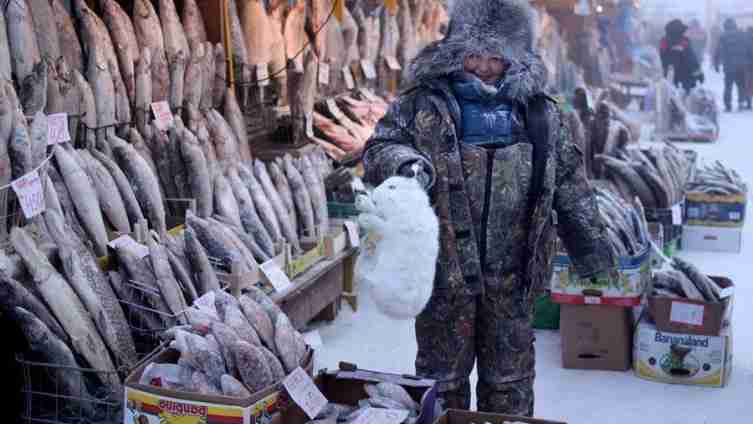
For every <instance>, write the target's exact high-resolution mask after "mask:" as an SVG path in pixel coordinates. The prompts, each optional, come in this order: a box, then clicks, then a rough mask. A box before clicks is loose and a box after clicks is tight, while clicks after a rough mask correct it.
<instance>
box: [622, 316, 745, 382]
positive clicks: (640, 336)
mask: <svg viewBox="0 0 753 424" xmlns="http://www.w3.org/2000/svg"><path fill="white" fill-rule="evenodd" d="M634 338H635V340H634V343H633V362H634V364H633V369H634V370H635V374H636V375H637V376H638V377H640V378H643V379H646V380H651V381H656V382H660V383H668V384H683V385H688V386H704V387H725V386H726V385H727V384H728V383H729V378H730V375H731V373H732V327H731V326H729V327H727V328H725V329H724V330H723V331H722V332H721V334H720V335H719V336H697V335H692V334H680V333H668V332H664V331H660V330H658V329H657V328H656V326H655V325H653V324H652V323H650V322H649V321H648V319H647V318H646V317H644V318H643V319H642V320H641V322H640V323H639V324H638V328H637V329H636V331H635V334H634Z"/></svg>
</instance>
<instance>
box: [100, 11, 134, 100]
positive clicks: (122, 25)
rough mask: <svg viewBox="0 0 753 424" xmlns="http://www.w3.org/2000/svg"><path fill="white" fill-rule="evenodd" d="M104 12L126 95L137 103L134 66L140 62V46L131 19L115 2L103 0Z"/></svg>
mask: <svg viewBox="0 0 753 424" xmlns="http://www.w3.org/2000/svg"><path fill="white" fill-rule="evenodd" d="M101 4H102V11H103V20H104V22H105V25H106V26H107V28H108V29H109V30H110V37H111V38H112V41H113V44H114V45H115V47H116V50H115V53H116V54H117V56H118V63H119V64H120V73H121V75H122V78H123V83H124V84H125V89H126V93H127V94H128V98H129V99H130V100H131V103H135V101H136V81H135V69H134V65H135V63H136V61H137V60H139V56H140V51H139V44H138V41H137V40H136V30H135V29H134V27H133V24H132V23H131V18H130V17H128V14H127V13H126V12H125V11H124V10H123V9H122V8H121V7H120V5H119V4H118V3H117V2H116V1H115V0H103V1H102V2H101Z"/></svg>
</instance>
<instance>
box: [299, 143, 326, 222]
mask: <svg viewBox="0 0 753 424" xmlns="http://www.w3.org/2000/svg"><path fill="white" fill-rule="evenodd" d="M301 168H302V169H301V174H302V175H303V181H304V182H305V183H306V187H307V188H308V189H309V193H310V195H311V205H312V206H313V207H314V221H315V222H316V223H317V225H318V226H319V230H320V231H321V234H327V232H328V231H329V212H328V211H327V192H326V190H325V188H324V181H323V180H322V178H321V175H319V173H318V172H317V171H316V168H315V167H314V164H313V163H312V162H311V159H309V157H308V156H303V157H302V158H301Z"/></svg>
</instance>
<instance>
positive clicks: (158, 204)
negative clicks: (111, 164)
mask: <svg viewBox="0 0 753 424" xmlns="http://www.w3.org/2000/svg"><path fill="white" fill-rule="evenodd" d="M113 152H114V154H115V157H116V159H117V161H118V163H119V164H120V166H121V169H122V170H123V172H124V173H125V174H126V176H127V177H128V179H129V181H131V186H132V187H133V191H134V193H135V194H136V198H137V199H138V200H139V204H140V205H141V208H142V210H143V211H144V212H146V216H147V218H148V219H149V224H150V227H151V228H153V229H154V230H155V231H157V234H160V235H162V234H165V233H166V232H167V224H166V222H165V204H164V202H163V200H162V195H161V194H160V190H159V187H160V186H159V182H158V180H157V177H156V176H155V175H154V172H153V171H152V169H151V168H150V167H149V164H147V162H146V161H145V160H144V158H142V157H141V155H139V154H138V153H137V152H136V150H135V149H134V148H133V146H131V145H129V144H127V143H126V142H125V141H122V140H120V142H119V143H116V145H115V146H113Z"/></svg>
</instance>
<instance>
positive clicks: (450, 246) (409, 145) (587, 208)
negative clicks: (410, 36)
mask: <svg viewBox="0 0 753 424" xmlns="http://www.w3.org/2000/svg"><path fill="white" fill-rule="evenodd" d="M419 59H420V58H419ZM524 72H527V71H524ZM526 78H527V77H524V78H522V79H518V80H522V81H526ZM511 80H512V81H515V80H514V79H511ZM511 83H513V84H514V83H515V82H511ZM528 87H529V86H528V85H527V86H526V87H523V88H521V90H520V91H519V92H520V95H521V96H522V97H519V98H518V99H517V101H516V104H517V106H518V109H519V110H520V111H521V114H522V115H523V116H524V117H525V120H526V122H527V124H526V127H525V128H526V131H525V132H526V134H523V135H522V138H521V140H520V141H521V142H525V143H529V144H530V146H531V148H530V149H518V150H517V151H528V150H532V152H531V154H530V155H529V156H527V157H524V156H520V158H517V156H516V155H515V154H512V153H510V154H508V155H507V156H505V155H504V154H503V155H502V162H501V163H500V164H497V165H495V166H494V167H493V168H492V167H491V166H490V167H489V168H486V167H484V165H483V164H484V163H486V162H485V161H484V160H483V159H481V160H476V159H472V158H469V157H468V155H467V154H466V153H464V152H466V151H467V149H466V148H464V144H463V143H462V141H461V140H459V136H458V128H457V126H456V123H457V122H462V121H461V117H460V116H459V115H460V108H459V106H458V102H457V101H456V99H455V97H454V95H453V92H452V88H451V85H450V83H449V82H448V79H447V78H441V77H439V78H431V79H424V80H422V81H419V83H418V84H417V85H416V87H415V88H413V89H411V90H409V91H407V92H405V93H404V94H402V95H401V96H400V97H399V98H398V99H397V100H396V101H395V102H394V103H393V104H392V105H391V107H390V109H389V111H388V112H387V115H386V116H385V117H384V118H383V119H382V121H381V122H380V123H379V124H378V126H377V128H376V131H375V133H374V135H373V137H372V138H371V140H369V142H368V144H367V146H366V149H365V152H364V158H363V162H364V165H365V170H366V180H367V181H368V182H370V183H372V184H379V183H380V182H381V181H383V180H385V179H386V178H388V177H390V176H392V175H396V174H397V173H398V170H399V169H400V168H401V166H403V165H405V164H406V163H411V162H414V161H417V160H418V161H421V162H423V164H424V168H425V169H427V170H429V172H430V173H431V174H432V175H431V183H430V184H429V187H428V190H429V193H430V197H431V199H432V204H433V205H434V208H435V211H436V213H437V216H438V218H439V221H440V246H441V248H440V255H439V259H438V261H437V274H436V280H435V289H450V290H451V291H453V292H455V293H458V294H479V293H480V292H481V291H482V290H483V284H482V283H481V281H485V280H487V279H485V278H483V276H485V275H488V274H489V272H490V271H492V272H494V273H495V274H499V275H500V276H507V275H508V274H509V273H510V272H513V273H515V274H518V276H519V277H522V278H518V279H517V280H518V281H522V282H523V284H522V286H521V287H518V288H515V290H524V291H525V293H523V294H522V295H523V298H525V299H528V300H531V299H532V296H533V295H534V294H535V293H536V292H537V291H538V290H540V289H542V288H545V287H546V285H547V283H548V282H549V281H550V279H551V271H552V258H553V254H554V241H555V239H556V237H555V234H556V231H555V228H556V229H557V230H558V231H559V234H560V237H561V238H562V240H563V242H564V243H565V246H566V247H567V250H568V252H569V254H570V256H571V258H572V260H573V262H574V264H575V265H576V267H577V269H578V272H579V273H580V274H581V275H582V276H584V277H588V276H593V275H595V274H597V273H600V272H602V271H608V270H612V269H613V268H614V264H615V259H614V257H613V255H612V254H611V248H610V247H609V245H608V242H607V239H606V237H605V235H604V226H603V224H602V223H601V221H600V218H599V214H598V211H597V205H596V201H595V198H594V197H593V194H592V190H591V187H590V185H589V182H588V181H587V179H586V175H585V168H584V166H583V161H584V157H583V152H582V151H581V149H580V148H579V147H578V146H576V145H575V144H574V143H573V142H572V141H571V138H570V135H569V131H568V129H567V128H566V127H565V126H564V125H563V121H562V119H561V114H560V111H559V109H558V107H557V105H556V103H555V102H554V101H552V100H551V99H550V98H548V97H547V96H545V95H544V94H542V93H541V92H540V91H537V92H529V91H527V90H528ZM519 161H524V162H525V161H527V162H528V163H527V166H526V164H523V165H522V166H521V164H520V163H517V162H519ZM499 165H503V166H499ZM485 168H486V169H485ZM488 169H492V175H489V173H488V172H487V171H488ZM502 172H517V173H519V174H520V175H521V177H520V180H521V181H522V180H524V179H525V180H526V181H528V183H527V184H516V183H515V181H512V183H513V184H510V182H511V180H510V178H509V176H508V179H507V181H506V182H505V186H496V185H495V184H496V183H495V181H498V180H500V179H499V178H497V177H498V175H496V173H502ZM523 174H526V175H525V178H524V176H523ZM529 174H530V175H529ZM516 175H517V174H516ZM502 180H504V179H502ZM513 180H514V178H513ZM513 186H514V187H513ZM511 187H512V192H511ZM516 190H517V191H520V192H515V191H516ZM510 197H512V198H513V199H517V201H518V203H521V204H525V205H527V207H526V210H525V211H523V213H524V216H525V217H526V220H525V222H527V224H525V225H519V224H515V225H514V227H515V228H510V226H511V225H505V223H504V222H496V221H494V220H496V219H498V218H500V217H501V218H502V219H504V217H506V216H509V215H510V214H509V212H510V211H504V209H505V207H506V204H507V202H508V199H509V198H510ZM484 202H485V203H488V206H486V205H485V204H484ZM513 203H514V202H513ZM555 212H556V213H555ZM555 221H557V222H555ZM492 222H493V223H494V225H491V224H490V223H492ZM555 224H556V225H555ZM510 231H511V232H512V233H509V232H510ZM511 237H512V238H513V239H514V240H517V241H520V243H512V244H511V243H509V242H508V243H507V244H505V246H503V247H500V246H498V245H499V243H498V242H497V241H498V240H502V239H507V240H510V238H511ZM511 249H524V251H523V255H522V257H523V261H522V265H521V266H519V267H517V266H515V265H514V264H512V265H510V264H508V266H507V268H510V269H495V267H496V266H497V265H498V264H501V263H504V262H505V259H506V257H508V256H509V255H510V254H511V253H513V252H511ZM515 253H520V252H519V251H517V250H516V252H515ZM517 295H518V296H520V295H521V293H519V292H518V293H517ZM516 297H517V296H516Z"/></svg>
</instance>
